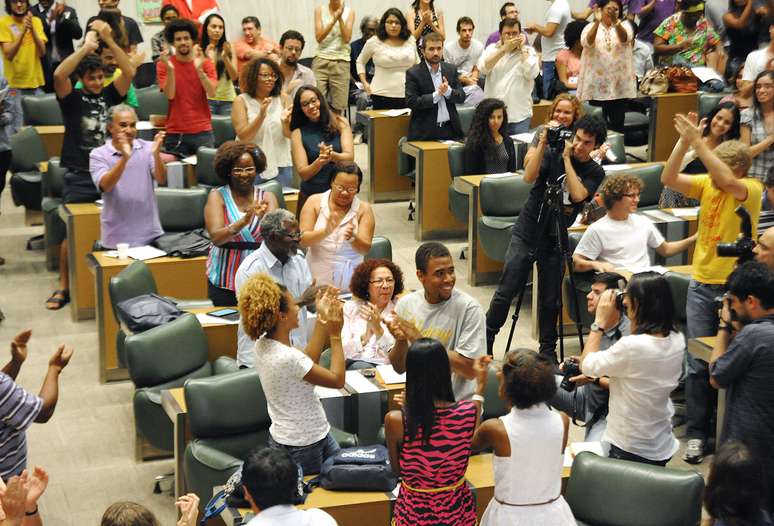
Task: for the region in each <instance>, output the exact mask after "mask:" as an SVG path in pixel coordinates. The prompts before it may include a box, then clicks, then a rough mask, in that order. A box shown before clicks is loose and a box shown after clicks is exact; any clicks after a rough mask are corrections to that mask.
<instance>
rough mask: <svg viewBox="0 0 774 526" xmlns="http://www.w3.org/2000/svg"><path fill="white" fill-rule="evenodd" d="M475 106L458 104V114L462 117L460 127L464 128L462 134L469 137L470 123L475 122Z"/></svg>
mask: <svg viewBox="0 0 774 526" xmlns="http://www.w3.org/2000/svg"><path fill="white" fill-rule="evenodd" d="M475 111H476V107H475V106H464V105H462V104H457V115H459V117H460V127H461V128H462V134H463V135H465V136H466V137H467V135H468V130H470V125H471V124H472V123H473V113H475Z"/></svg>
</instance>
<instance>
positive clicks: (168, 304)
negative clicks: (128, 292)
mask: <svg viewBox="0 0 774 526" xmlns="http://www.w3.org/2000/svg"><path fill="white" fill-rule="evenodd" d="M116 311H117V312H116V315H117V316H118V319H119V320H120V321H121V323H123V324H124V325H126V328H127V329H129V331H131V332H132V333H138V332H143V331H147V330H148V329H152V328H154V327H158V326H159V325H164V324H165V323H169V322H170V321H174V320H176V319H178V318H179V317H181V316H182V315H183V314H185V313H184V312H183V311H181V310H180V309H178V308H177V304H176V303H175V302H174V301H172V300H171V299H169V298H165V297H163V296H159V295H158V294H141V295H140V296H135V297H134V298H129V299H128V300H124V301H122V302H120V303H117V304H116Z"/></svg>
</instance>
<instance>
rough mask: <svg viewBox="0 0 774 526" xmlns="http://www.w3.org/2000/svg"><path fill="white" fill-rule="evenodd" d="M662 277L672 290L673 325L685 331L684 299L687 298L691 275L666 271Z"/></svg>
mask: <svg viewBox="0 0 774 526" xmlns="http://www.w3.org/2000/svg"><path fill="white" fill-rule="evenodd" d="M664 277H665V278H666V280H667V283H669V289H670V290H671V291H672V301H673V303H674V308H675V320H674V321H675V325H676V326H677V328H678V330H680V331H685V324H686V320H687V315H686V305H685V304H686V300H687V298H688V285H689V284H690V282H691V276H690V275H688V274H681V273H679V272H667V273H666V274H665V275H664Z"/></svg>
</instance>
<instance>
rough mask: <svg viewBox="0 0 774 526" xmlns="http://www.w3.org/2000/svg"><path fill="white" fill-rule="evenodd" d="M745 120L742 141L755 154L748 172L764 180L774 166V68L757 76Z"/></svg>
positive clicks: (744, 112) (743, 121)
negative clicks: (773, 146)
mask: <svg viewBox="0 0 774 526" xmlns="http://www.w3.org/2000/svg"><path fill="white" fill-rule="evenodd" d="M741 121H742V129H741V141H742V142H743V143H745V144H749V145H750V155H752V157H753V161H752V165H751V166H750V169H749V170H748V172H747V175H748V176H750V177H755V178H756V179H758V180H759V181H761V182H763V181H764V180H765V179H766V174H767V173H769V170H770V169H771V168H772V167H774V148H772V145H774V71H771V70H768V71H762V72H761V73H760V74H758V76H757V77H755V82H754V83H753V103H752V107H750V108H747V109H746V110H744V111H742V119H741Z"/></svg>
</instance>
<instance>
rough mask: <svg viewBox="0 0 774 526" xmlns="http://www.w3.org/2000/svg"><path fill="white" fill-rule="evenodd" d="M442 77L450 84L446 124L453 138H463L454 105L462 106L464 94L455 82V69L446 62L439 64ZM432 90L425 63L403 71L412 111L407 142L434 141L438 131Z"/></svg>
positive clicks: (409, 105)
mask: <svg viewBox="0 0 774 526" xmlns="http://www.w3.org/2000/svg"><path fill="white" fill-rule="evenodd" d="M441 73H442V75H443V76H444V77H446V80H447V81H448V82H449V88H450V89H451V95H450V96H449V98H448V99H446V108H447V109H448V110H449V120H450V121H451V126H452V129H453V130H454V135H455V137H463V136H464V134H463V133H462V126H461V125H460V117H459V115H457V107H456V105H457V104H462V103H463V102H465V92H464V91H462V87H461V86H460V81H459V79H458V74H457V68H456V67H454V66H452V65H451V64H447V63H446V62H441ZM434 91H435V86H434V85H433V79H432V78H431V77H430V71H429V70H428V69H427V62H425V61H424V60H423V61H422V62H420V63H419V64H416V65H415V66H412V67H411V68H410V69H409V70H408V71H406V105H407V106H408V107H409V108H411V121H410V122H409V132H408V138H409V140H412V141H416V140H419V141H421V140H432V139H437V138H438V136H436V134H435V130H436V128H438V125H437V121H438V106H437V105H436V104H433V92H434Z"/></svg>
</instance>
